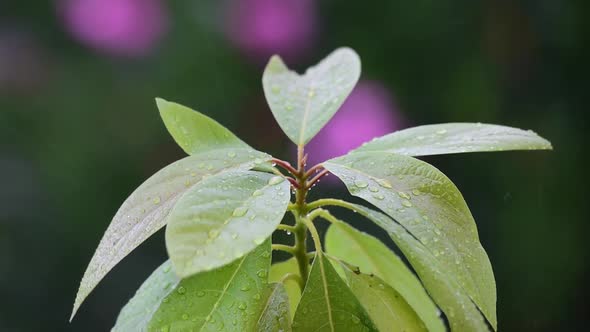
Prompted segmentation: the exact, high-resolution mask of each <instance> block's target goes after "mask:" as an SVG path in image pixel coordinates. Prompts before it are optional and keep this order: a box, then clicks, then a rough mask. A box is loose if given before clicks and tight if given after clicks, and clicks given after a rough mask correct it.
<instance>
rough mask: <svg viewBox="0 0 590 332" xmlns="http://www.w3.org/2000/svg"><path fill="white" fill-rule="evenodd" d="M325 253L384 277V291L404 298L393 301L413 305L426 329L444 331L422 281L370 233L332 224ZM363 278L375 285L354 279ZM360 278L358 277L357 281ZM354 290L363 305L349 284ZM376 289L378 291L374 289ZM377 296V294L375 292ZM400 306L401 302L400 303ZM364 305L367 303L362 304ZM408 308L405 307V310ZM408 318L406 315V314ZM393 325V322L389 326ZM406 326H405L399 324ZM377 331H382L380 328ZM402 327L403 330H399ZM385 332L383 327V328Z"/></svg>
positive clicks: (367, 278)
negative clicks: (385, 286)
mask: <svg viewBox="0 0 590 332" xmlns="http://www.w3.org/2000/svg"><path fill="white" fill-rule="evenodd" d="M325 247H326V252H327V253H328V254H330V255H331V256H334V257H336V258H338V259H340V260H342V261H345V262H347V263H349V264H352V265H355V266H358V267H359V269H360V271H361V272H363V273H366V274H371V275H375V276H377V277H379V278H380V279H383V281H384V282H385V283H386V284H388V285H389V286H388V287H391V288H392V289H391V291H389V290H387V291H384V292H385V293H387V294H393V292H395V293H396V294H397V293H399V294H400V296H401V297H402V298H403V299H392V301H394V302H395V303H398V302H400V303H401V302H407V304H408V305H409V306H410V307H411V308H413V311H415V312H416V314H417V315H418V316H419V318H420V319H421V321H422V322H423V323H424V325H425V326H426V328H427V330H428V331H432V332H434V331H445V327H444V324H443V322H442V321H441V320H440V318H439V316H438V314H437V311H438V309H437V308H436V306H435V305H434V303H433V302H432V300H431V299H430V297H429V296H428V294H427V293H426V291H425V290H424V288H423V287H422V284H421V283H420V281H419V280H418V278H416V276H415V275H414V274H413V273H412V271H410V269H408V267H406V265H405V264H404V262H403V261H402V260H401V259H400V258H399V257H398V256H397V255H396V254H395V253H393V252H392V251H391V250H389V248H387V246H385V245H384V244H383V243H382V242H381V241H379V240H378V239H376V238H374V237H373V236H371V235H369V234H366V233H362V232H359V231H358V230H356V229H354V228H352V227H350V226H349V225H347V224H345V223H342V222H339V223H332V225H331V226H330V227H329V228H328V232H327V233H326V240H325ZM359 278H360V279H364V280H365V281H366V284H368V285H374V284H378V283H376V282H375V281H371V282H369V281H370V280H373V279H372V278H369V277H368V276H367V277H360V276H359V277H355V279H359ZM360 281H361V280H359V282H360ZM351 288H352V290H353V292H354V293H355V295H357V297H358V298H359V301H361V303H363V305H365V301H363V298H362V297H361V296H359V294H358V293H357V292H356V291H355V288H354V287H352V286H351ZM375 292H379V290H375ZM375 295H378V294H375ZM400 305H401V304H400ZM365 308H367V306H366V305H365ZM367 311H368V312H369V314H370V315H371V317H372V318H373V320H374V321H375V323H376V324H377V326H379V327H382V326H383V325H381V324H380V322H379V319H377V318H376V317H375V316H374V315H373V314H372V313H371V310H369V309H368V308H367ZM406 311H407V310H406ZM408 317H409V316H408ZM393 318H395V317H393V316H390V315H386V316H385V317H383V319H385V320H387V319H393ZM391 326H394V325H391ZM402 326H405V325H402ZM380 330H383V329H382V328H380ZM399 330H403V329H399ZM383 331H384V330H383Z"/></svg>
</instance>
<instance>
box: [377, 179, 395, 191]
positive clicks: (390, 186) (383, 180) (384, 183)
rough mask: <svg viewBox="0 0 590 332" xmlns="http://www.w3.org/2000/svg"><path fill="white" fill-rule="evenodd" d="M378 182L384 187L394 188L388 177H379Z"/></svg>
mask: <svg viewBox="0 0 590 332" xmlns="http://www.w3.org/2000/svg"><path fill="white" fill-rule="evenodd" d="M377 183H378V184H379V185H380V186H381V187H383V188H387V189H391V188H393V186H392V185H391V183H389V181H387V180H386V179H378V180H377Z"/></svg>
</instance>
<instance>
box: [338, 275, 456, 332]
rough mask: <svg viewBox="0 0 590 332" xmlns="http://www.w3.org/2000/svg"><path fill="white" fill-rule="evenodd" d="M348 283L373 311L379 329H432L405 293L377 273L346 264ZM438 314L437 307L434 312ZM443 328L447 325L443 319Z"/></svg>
mask: <svg viewBox="0 0 590 332" xmlns="http://www.w3.org/2000/svg"><path fill="white" fill-rule="evenodd" d="M345 271H346V274H347V277H348V286H349V287H350V289H351V290H352V292H353V293H354V295H355V296H356V298H357V299H358V300H359V302H360V303H361V304H362V305H363V307H364V308H365V310H367V312H368V313H369V316H370V317H371V319H373V322H375V325H376V326H377V328H378V329H379V331H391V332H405V331H432V330H430V329H428V328H427V327H426V326H425V325H424V323H423V322H422V320H421V319H420V318H419V317H418V315H417V314H416V312H414V310H412V307H411V306H410V305H409V304H408V303H407V302H406V300H405V299H404V298H403V296H402V295H401V294H399V293H398V292H396V291H395V289H393V288H392V287H391V286H389V285H388V284H387V283H386V282H385V281H383V280H381V279H380V278H379V277H377V276H374V275H368V274H364V273H356V272H353V271H351V270H349V269H347V268H345ZM432 313H433V314H434V311H433V312H432ZM439 325H440V327H437V329H438V330H439V331H444V330H445V328H444V325H442V322H439Z"/></svg>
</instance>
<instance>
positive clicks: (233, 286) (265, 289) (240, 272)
mask: <svg viewBox="0 0 590 332" xmlns="http://www.w3.org/2000/svg"><path fill="white" fill-rule="evenodd" d="M269 267H270V240H267V241H265V242H264V243H263V244H262V245H260V246H258V247H257V248H256V249H255V250H254V251H252V252H251V253H250V254H248V255H246V256H243V257H242V258H240V259H238V260H237V261H234V262H233V263H231V264H229V265H226V266H224V267H222V268H220V269H217V270H214V271H209V272H204V273H199V274H196V275H194V276H192V277H190V278H187V279H183V280H182V281H181V282H180V283H179V284H178V286H177V287H176V288H175V289H174V291H172V292H170V293H169V295H168V296H167V297H166V298H165V299H164V300H162V303H161V304H160V305H159V307H158V308H157V310H156V311H155V312H154V314H153V315H152V319H151V321H150V323H149V327H148V330H149V331H228V330H230V331H255V330H256V329H255V327H256V325H257V324H258V322H259V320H260V318H261V317H262V315H263V313H264V311H265V308H266V307H267V302H268V301H267V299H268V296H269V295H270V294H271V291H272V288H271V287H269V285H268V281H267V279H268V269H269Z"/></svg>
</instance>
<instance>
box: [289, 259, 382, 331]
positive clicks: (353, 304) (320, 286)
mask: <svg viewBox="0 0 590 332" xmlns="http://www.w3.org/2000/svg"><path fill="white" fill-rule="evenodd" d="M293 331H295V332H297V331H304V332H307V331H331V332H335V331H339V332H341V331H342V332H346V331H351V332H352V331H354V332H357V331H377V329H376V327H375V326H374V324H373V322H372V321H371V319H370V318H369V316H368V315H367V312H366V311H365V309H364V308H363V307H362V305H361V304H360V303H359V301H358V300H357V299H356V297H355V296H354V294H352V291H351V290H350V288H348V286H347V285H346V284H345V283H344V281H343V280H342V279H341V278H340V276H339V275H338V274H337V273H336V271H334V268H333V267H332V264H330V262H329V261H328V260H327V259H326V258H325V257H324V256H323V255H316V258H315V259H314V261H313V264H312V266H311V271H310V273H309V279H308V280H307V284H306V286H305V290H304V291H303V296H302V297H301V302H300V303H299V306H298V307H297V312H295V318H294V319H293Z"/></svg>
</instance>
